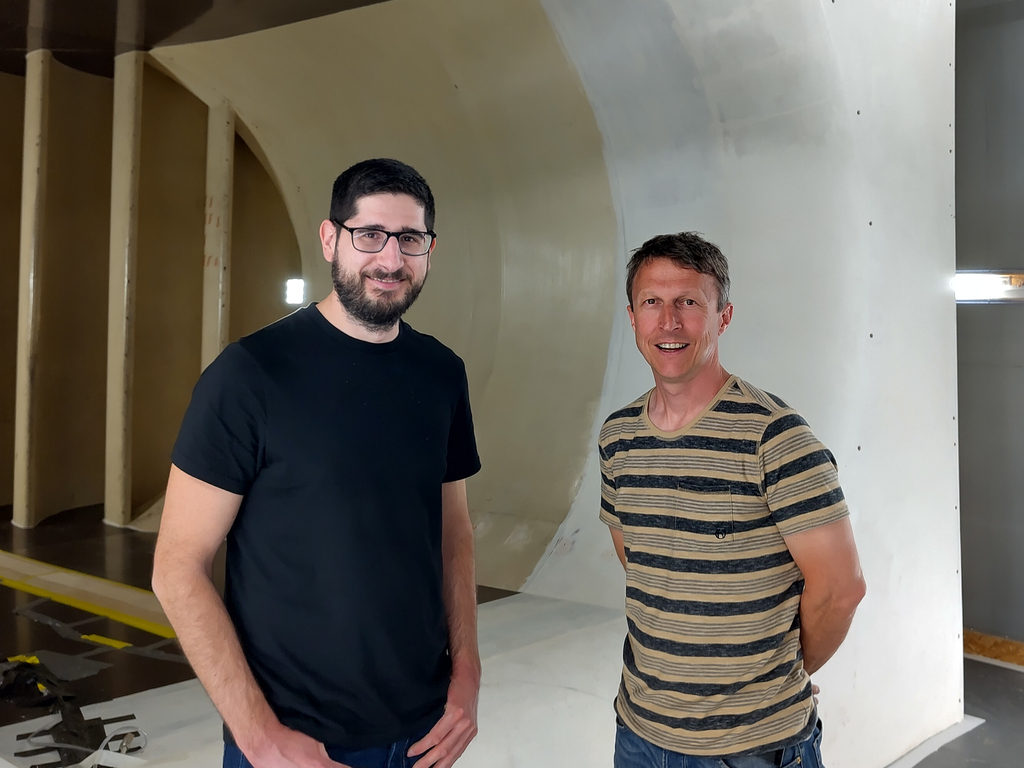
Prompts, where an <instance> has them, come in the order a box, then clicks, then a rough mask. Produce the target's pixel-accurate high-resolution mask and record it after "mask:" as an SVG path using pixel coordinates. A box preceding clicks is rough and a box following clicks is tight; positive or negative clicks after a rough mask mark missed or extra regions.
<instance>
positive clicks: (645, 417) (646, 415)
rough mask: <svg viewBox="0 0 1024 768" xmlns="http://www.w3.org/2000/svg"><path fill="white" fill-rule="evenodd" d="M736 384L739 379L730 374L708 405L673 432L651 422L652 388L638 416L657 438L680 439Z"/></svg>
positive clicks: (645, 396) (645, 397)
mask: <svg viewBox="0 0 1024 768" xmlns="http://www.w3.org/2000/svg"><path fill="white" fill-rule="evenodd" d="M738 382H739V377H738V376H736V374H730V376H729V378H728V379H726V380H725V384H723V385H722V388H721V389H719V390H718V392H716V393H715V396H714V397H712V398H711V399H710V400H709V401H708V404H707V405H705V406H704V407H703V408H702V409H701V411H700V413H698V414H697V415H696V416H694V417H693V418H692V419H690V421H689V422H688V423H686V424H684V425H683V426H682V427H680V428H679V429H677V430H675V431H674V432H666V431H664V430H663V429H659V428H658V427H657V426H656V425H655V423H654V422H653V421H651V415H650V414H649V413H648V409H649V408H650V404H651V394H652V393H653V392H654V389H653V388H652V389H650V390H648V392H647V394H646V395H644V402H643V405H642V407H641V408H640V416H641V418H643V420H644V426H646V427H647V429H649V430H651V432H653V433H654V434H655V435H657V436H658V437H671V438H677V437H682V436H683V435H685V434H686V433H687V432H689V431H691V430H692V429H693V428H694V427H695V426H697V425H698V424H699V423H700V420H701V419H703V418H704V417H705V416H707V415H708V413H710V412H711V411H712V410H713V409H714V407H715V406H716V405H718V404H719V403H720V402H721V401H722V399H723V398H724V397H725V393H726V392H728V391H729V388H730V387H731V386H732V385H733V384H736V383H738Z"/></svg>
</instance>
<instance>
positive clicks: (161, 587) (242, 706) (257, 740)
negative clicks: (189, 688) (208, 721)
mask: <svg viewBox="0 0 1024 768" xmlns="http://www.w3.org/2000/svg"><path fill="white" fill-rule="evenodd" d="M154 588H155V589H156V592H157V597H158V598H159V600H160V603H161V605H162V606H163V608H164V612H165V613H166V614H167V618H168V619H169V620H170V622H171V626H172V627H173V628H174V631H175V632H176V633H177V635H178V640H179V642H180V643H181V647H182V649H183V650H184V651H185V656H186V657H187V658H188V660H189V662H190V663H191V665H192V669H193V670H195V673H196V676H197V677H198V678H199V681H200V682H201V683H202V684H203V687H204V688H205V689H206V692H207V693H208V694H209V695H210V698H211V699H212V700H213V704H214V706H215V707H216V708H217V710H218V711H219V712H220V714H221V716H222V717H223V718H224V722H225V723H226V724H227V726H228V729H229V730H230V731H231V734H232V736H233V737H234V738H235V741H236V742H237V744H238V747H239V749H241V750H242V752H243V753H245V754H246V755H253V754H256V753H258V752H259V750H260V745H261V743H262V741H263V740H264V739H265V738H266V737H267V735H268V734H267V732H268V730H269V729H271V728H272V727H274V726H277V725H278V724H279V722H278V720H277V717H276V716H275V715H274V713H273V711H272V710H271V709H270V705H269V704H267V700H266V697H264V695H263V692H262V691H261V690H260V688H259V686H258V685H257V684H256V680H255V678H254V677H253V675H252V670H250V668H249V665H248V663H247V662H246V660H245V656H244V655H243V654H242V647H241V645H240V643H239V642H238V635H237V634H236V632H235V628H234V625H233V624H232V623H231V619H230V617H229V616H228V613H227V610H226V609H225V608H224V603H223V601H222V600H221V598H220V595H218V594H217V590H216V588H215V587H214V585H213V582H212V581H211V580H210V577H209V575H208V574H206V573H203V572H202V571H200V570H197V569H194V568H190V567H188V566H184V565H174V566H163V568H162V569H158V570H157V571H156V575H155V577H154Z"/></svg>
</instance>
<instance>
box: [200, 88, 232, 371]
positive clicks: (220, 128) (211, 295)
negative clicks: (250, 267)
mask: <svg viewBox="0 0 1024 768" xmlns="http://www.w3.org/2000/svg"><path fill="white" fill-rule="evenodd" d="M234 173H235V113H234V111H233V110H232V109H231V105H229V104H228V103H227V102H220V103H218V104H215V105H213V106H211V107H210V114H209V118H208V123H207V131H206V237H205V244H204V246H203V343H202V350H201V354H200V360H201V363H202V367H203V368H204V369H205V368H206V366H208V365H209V364H210V363H211V362H213V359H214V358H215V357H217V355H219V354H220V351H221V350H222V349H224V346H225V345H226V344H227V342H228V311H229V300H230V279H231V272H230V264H231V261H230V259H231V208H232V205H233V200H234Z"/></svg>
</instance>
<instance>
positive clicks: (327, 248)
mask: <svg viewBox="0 0 1024 768" xmlns="http://www.w3.org/2000/svg"><path fill="white" fill-rule="evenodd" d="M337 244H338V226H337V225H336V224H335V223H334V222H333V221H331V220H330V219H324V220H323V221H321V222H320V246H321V247H322V248H323V251H324V258H325V259H326V260H327V261H334V250H335V247H336V246H337Z"/></svg>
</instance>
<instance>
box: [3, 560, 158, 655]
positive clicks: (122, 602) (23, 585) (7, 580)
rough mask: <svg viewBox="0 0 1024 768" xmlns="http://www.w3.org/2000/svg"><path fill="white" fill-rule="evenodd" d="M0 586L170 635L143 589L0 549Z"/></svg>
mask: <svg viewBox="0 0 1024 768" xmlns="http://www.w3.org/2000/svg"><path fill="white" fill-rule="evenodd" d="M0 585H3V586H5V587H9V588H10V589H16V590H18V591H19V592H25V593H27V594H30V595H35V596H36V597H45V598H47V599H48V600H53V601H54V602H55V603H60V604H61V605H67V606H70V607H72V608H77V609H78V610H81V611H85V612H86V613H91V614H94V615H96V616H103V617H105V618H108V619H112V620H113V621H117V622H120V623H121V624H127V625H128V626H130V627H135V628H136V629H141V630H143V631H144V632H149V633H151V634H154V635H156V636H157V637H164V638H173V637H175V634H174V630H173V629H171V626H170V622H168V621H167V618H166V617H165V616H164V613H163V610H162V609H161V608H160V603H159V602H158V601H157V599H156V595H154V594H153V593H152V592H149V591H147V590H145V589H139V588H138V587H133V586H130V585H127V584H120V583H118V582H116V581H110V580H109V579H101V578H99V577H98V576H90V575H88V574H85V573H79V572H78V571H72V570H69V569H67V568H60V567H58V566H54V565H50V564H49V563H43V562H40V561H38V560H32V559H31V558H27V557H21V556H20V555H14V554H11V553H9V552H3V551H0Z"/></svg>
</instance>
